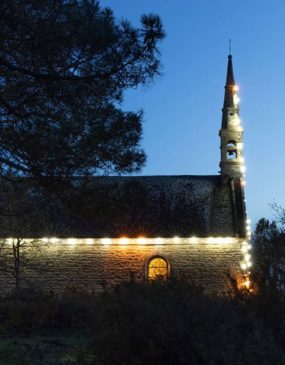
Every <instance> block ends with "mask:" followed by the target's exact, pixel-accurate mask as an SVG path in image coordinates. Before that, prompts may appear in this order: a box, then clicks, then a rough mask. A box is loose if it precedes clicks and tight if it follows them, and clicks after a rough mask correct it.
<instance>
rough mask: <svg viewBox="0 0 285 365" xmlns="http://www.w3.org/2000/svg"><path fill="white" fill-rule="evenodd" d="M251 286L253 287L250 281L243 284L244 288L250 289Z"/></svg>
mask: <svg viewBox="0 0 285 365" xmlns="http://www.w3.org/2000/svg"><path fill="white" fill-rule="evenodd" d="M250 285H251V282H250V280H249V279H246V280H245V281H244V282H243V286H245V287H246V288H247V289H249V288H250Z"/></svg>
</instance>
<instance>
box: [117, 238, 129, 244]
mask: <svg viewBox="0 0 285 365" xmlns="http://www.w3.org/2000/svg"><path fill="white" fill-rule="evenodd" d="M128 243H129V239H128V237H121V238H119V244H120V245H127V244H128Z"/></svg>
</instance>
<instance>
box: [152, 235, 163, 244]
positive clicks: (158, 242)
mask: <svg viewBox="0 0 285 365" xmlns="http://www.w3.org/2000/svg"><path fill="white" fill-rule="evenodd" d="M163 242H164V241H163V239H162V238H161V237H157V238H155V239H154V243H155V244H156V245H161V244H162V243H163Z"/></svg>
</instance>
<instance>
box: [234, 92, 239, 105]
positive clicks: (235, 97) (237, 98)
mask: <svg viewBox="0 0 285 365" xmlns="http://www.w3.org/2000/svg"><path fill="white" fill-rule="evenodd" d="M239 102H240V99H239V97H238V96H237V94H234V103H235V105H237V104H238V103H239Z"/></svg>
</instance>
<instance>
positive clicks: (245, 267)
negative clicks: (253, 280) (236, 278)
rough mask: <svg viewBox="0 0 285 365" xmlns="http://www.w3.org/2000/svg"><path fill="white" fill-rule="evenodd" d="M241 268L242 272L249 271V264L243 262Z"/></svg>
mask: <svg viewBox="0 0 285 365" xmlns="http://www.w3.org/2000/svg"><path fill="white" fill-rule="evenodd" d="M240 267H241V269H242V270H246V269H247V264H246V263H245V262H241V263H240Z"/></svg>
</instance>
